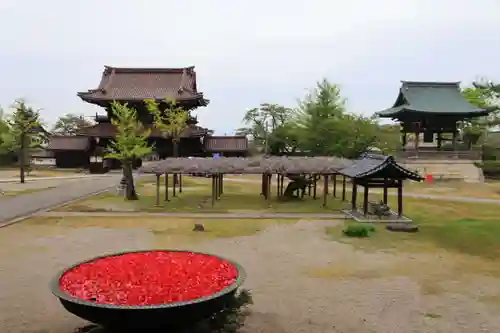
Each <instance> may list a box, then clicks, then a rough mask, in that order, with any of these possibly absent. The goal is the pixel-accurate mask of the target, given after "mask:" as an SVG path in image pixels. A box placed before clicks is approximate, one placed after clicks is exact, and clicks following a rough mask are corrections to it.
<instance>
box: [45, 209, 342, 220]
mask: <svg viewBox="0 0 500 333" xmlns="http://www.w3.org/2000/svg"><path fill="white" fill-rule="evenodd" d="M37 215H39V216H53V217H66V216H69V217H71V216H95V217H106V216H109V217H117V216H123V217H133V216H138V217H145V216H164V217H180V218H194V219H322V220H331V219H335V220H339V219H345V218H346V215H345V214H342V213H331V214H315V213H259V212H254V213H244V212H238V213H230V212H228V213H169V212H165V213H147V212H55V211H51V212H42V213H40V214H37Z"/></svg>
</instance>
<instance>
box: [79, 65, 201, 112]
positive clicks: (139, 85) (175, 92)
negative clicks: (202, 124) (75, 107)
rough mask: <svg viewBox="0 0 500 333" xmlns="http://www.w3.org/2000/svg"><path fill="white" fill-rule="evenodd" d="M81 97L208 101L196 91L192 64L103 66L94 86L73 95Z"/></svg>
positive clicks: (117, 99) (91, 99)
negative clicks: (99, 77)
mask: <svg viewBox="0 0 500 333" xmlns="http://www.w3.org/2000/svg"><path fill="white" fill-rule="evenodd" d="M77 95H78V96H79V97H80V98H81V99H82V100H84V101H86V102H89V103H92V102H97V101H114V100H116V101H135V100H144V99H155V100H164V99H166V98H173V99H175V100H176V101H184V100H198V101H199V106H204V105H206V104H208V100H205V99H204V98H203V93H201V92H198V87H197V83H196V72H195V70H194V67H185V68H119V67H110V66H105V67H104V72H103V74H102V78H101V83H100V84H99V87H97V89H92V90H89V91H87V92H79V93H78V94H77Z"/></svg>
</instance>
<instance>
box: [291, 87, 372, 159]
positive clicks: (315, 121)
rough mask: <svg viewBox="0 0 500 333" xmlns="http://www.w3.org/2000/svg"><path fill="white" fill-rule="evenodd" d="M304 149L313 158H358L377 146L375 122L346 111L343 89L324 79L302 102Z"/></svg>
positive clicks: (300, 122) (299, 116) (299, 117)
mask: <svg viewBox="0 0 500 333" xmlns="http://www.w3.org/2000/svg"><path fill="white" fill-rule="evenodd" d="M296 121H297V127H298V130H299V131H300V134H299V136H300V148H301V150H303V151H305V152H307V153H308V154H310V155H332V156H343V157H347V158H355V157H357V156H359V155H360V154H361V153H363V152H365V151H366V150H367V149H368V148H369V147H370V146H372V145H374V144H375V143H376V132H377V131H376V129H377V124H376V123H375V121H374V120H372V119H370V118H366V117H363V116H360V115H355V114H350V113H348V112H347V111H346V99H345V98H344V97H342V95H341V91H340V87H339V86H338V85H336V84H332V83H330V82H329V81H328V80H326V79H323V80H322V81H320V82H318V83H317V84H316V88H315V89H313V90H312V91H311V92H310V93H309V94H307V95H306V97H305V98H304V99H302V100H301V101H299V108H298V113H297V117H296Z"/></svg>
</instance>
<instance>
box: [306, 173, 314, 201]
mask: <svg viewBox="0 0 500 333" xmlns="http://www.w3.org/2000/svg"><path fill="white" fill-rule="evenodd" d="M308 176H309V180H311V176H312V175H308ZM312 179H313V180H314V178H312ZM311 190H312V183H311V182H309V184H308V185H307V195H308V196H311Z"/></svg>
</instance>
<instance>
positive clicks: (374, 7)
mask: <svg viewBox="0 0 500 333" xmlns="http://www.w3.org/2000/svg"><path fill="white" fill-rule="evenodd" d="M104 65H111V66H123V67H127V66H129V67H183V66H189V65H195V66H196V71H197V73H198V75H197V76H198V80H199V83H198V87H199V89H200V90H201V91H203V92H204V93H205V96H206V97H207V98H208V99H210V101H211V102H210V105H209V106H208V107H206V108H200V109H199V111H198V116H199V120H200V124H201V125H203V126H206V127H209V128H212V129H215V130H216V132H217V133H219V134H224V133H228V134H231V133H232V132H233V130H234V129H235V128H237V127H239V125H240V120H241V118H242V117H243V115H244V113H245V110H246V109H248V108H251V107H255V106H258V105H259V104H260V103H262V102H272V103H279V104H283V105H286V106H294V105H295V101H296V99H297V98H299V97H301V96H303V95H304V94H305V92H306V89H307V88H310V87H314V85H315V82H316V81H318V80H320V79H321V78H323V77H326V78H328V79H329V80H330V81H331V82H334V83H338V84H340V85H341V87H342V91H343V94H344V95H345V96H346V97H347V98H348V100H349V104H348V108H349V110H350V111H354V112H361V113H364V114H367V115H369V114H372V113H373V112H375V111H378V110H380V109H384V108H387V107H390V106H392V103H393V102H394V100H395V99H396V96H397V92H398V88H399V85H400V80H415V81H417V80H422V81H462V82H464V83H469V82H470V81H472V80H474V79H475V78H478V77H488V78H490V79H492V80H495V79H496V80H497V81H500V0H475V1H472V0H352V1H338V0H307V1H306V0H252V1H234V0H233V1H230V0H177V1H174V0H142V1H139V0H85V1H68V0H44V1H40V0H31V1H30V0H0V105H2V106H4V107H6V106H8V105H9V104H11V102H12V101H13V100H14V99H15V98H18V97H24V98H26V99H27V100H28V101H29V102H30V103H32V104H33V105H34V106H36V107H39V108H43V113H42V115H43V118H44V119H45V120H46V121H47V122H48V123H53V122H54V121H55V119H57V117H58V116H59V115H61V114H64V113H82V114H85V115H94V114H95V112H96V111H99V110H100V109H99V108H98V107H94V106H92V105H89V104H86V103H84V102H83V101H81V100H80V99H79V98H78V97H77V96H76V92H78V91H85V90H87V89H92V88H96V87H97V85H98V83H99V80H100V77H101V74H102V70H103V66H104Z"/></svg>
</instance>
